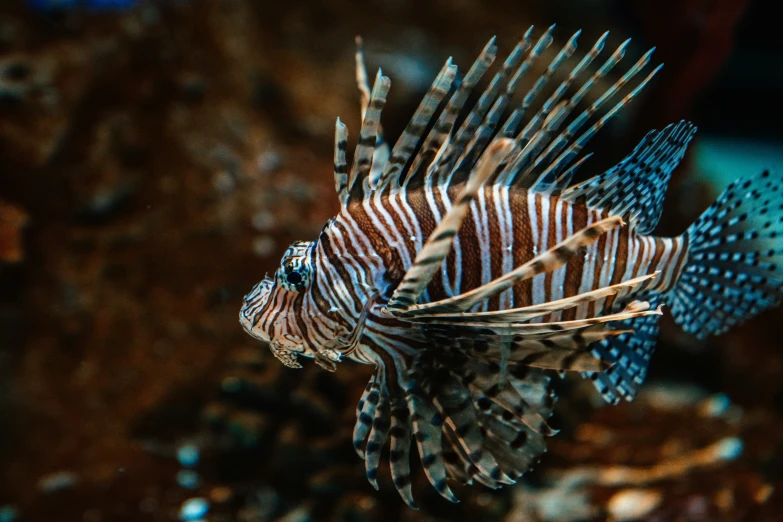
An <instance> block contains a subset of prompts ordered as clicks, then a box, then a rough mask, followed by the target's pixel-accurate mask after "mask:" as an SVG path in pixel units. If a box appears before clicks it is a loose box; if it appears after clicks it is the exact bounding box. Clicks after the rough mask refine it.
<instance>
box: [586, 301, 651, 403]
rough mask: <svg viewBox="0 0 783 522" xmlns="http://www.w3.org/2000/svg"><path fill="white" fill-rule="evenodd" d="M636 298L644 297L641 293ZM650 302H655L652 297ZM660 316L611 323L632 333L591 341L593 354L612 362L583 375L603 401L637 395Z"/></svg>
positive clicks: (616, 400) (618, 399) (647, 316)
mask: <svg viewBox="0 0 783 522" xmlns="http://www.w3.org/2000/svg"><path fill="white" fill-rule="evenodd" d="M636 298H641V299H645V297H642V296H636ZM647 299H649V297H648V298H647ZM650 304H651V306H652V307H657V306H658V303H657V302H654V301H651V302H650ZM660 318H661V316H660V315H645V316H642V317H636V318H633V319H628V320H625V321H619V322H617V323H614V325H613V326H614V327H615V328H617V329H619V330H626V329H628V330H633V333H630V332H629V333H624V334H620V335H618V336H615V337H610V338H607V339H604V340H603V341H600V342H598V343H596V344H595V345H593V355H594V356H595V357H598V358H600V359H601V360H603V361H605V362H607V363H609V364H611V365H612V366H611V367H609V368H608V369H607V370H605V371H602V372H585V373H584V374H583V375H584V377H585V378H587V379H590V380H591V381H592V382H593V385H594V386H595V388H596V390H598V393H600V394H601V396H602V397H603V398H604V400H605V401H606V402H608V403H610V404H617V403H618V402H620V399H625V400H627V401H632V400H633V398H634V397H635V396H636V392H637V391H638V387H639V385H641V384H642V383H643V382H644V379H645V377H646V376H647V365H648V364H649V362H650V356H651V355H652V352H653V350H654V349H655V345H656V343H657V340H658V323H659V322H660Z"/></svg>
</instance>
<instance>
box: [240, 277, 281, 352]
mask: <svg viewBox="0 0 783 522" xmlns="http://www.w3.org/2000/svg"><path fill="white" fill-rule="evenodd" d="M273 284H274V282H273V281H272V280H271V279H269V278H264V279H263V280H261V281H260V282H259V283H258V284H256V285H255V286H254V287H253V289H252V290H250V292H248V294H247V295H246V296H245V297H244V298H243V299H242V308H240V310H239V324H241V325H242V328H243V329H244V330H245V332H247V334H248V335H250V336H251V337H253V338H255V339H258V340H260V341H264V342H269V341H270V339H269V336H268V335H266V333H265V332H261V331H258V330H255V329H254V327H255V325H256V323H257V322H258V319H260V315H259V314H260V312H261V310H262V308H263V307H264V305H265V304H266V303H267V301H268V300H269V296H270V295H271V293H272V286H273Z"/></svg>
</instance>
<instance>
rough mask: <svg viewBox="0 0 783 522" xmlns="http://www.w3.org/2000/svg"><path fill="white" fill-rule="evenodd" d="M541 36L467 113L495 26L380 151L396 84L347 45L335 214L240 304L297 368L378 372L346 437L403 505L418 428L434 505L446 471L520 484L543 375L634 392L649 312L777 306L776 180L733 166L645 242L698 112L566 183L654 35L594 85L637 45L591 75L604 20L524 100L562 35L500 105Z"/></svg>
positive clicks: (654, 320)
mask: <svg viewBox="0 0 783 522" xmlns="http://www.w3.org/2000/svg"><path fill="white" fill-rule="evenodd" d="M553 28H554V26H552V27H550V28H549V29H548V30H547V31H546V32H545V33H544V34H543V35H542V36H541V37H540V38H538V39H537V40H536V41H535V42H534V40H533V38H532V37H531V35H532V32H533V28H532V27H531V28H530V29H529V30H528V31H527V32H526V33H525V35H524V37H523V38H522V39H521V40H520V41H519V43H518V44H517V45H516V46H515V47H514V49H513V50H512V51H511V53H510V54H509V55H508V57H507V58H506V60H505V62H504V63H503V65H502V66H501V67H500V68H499V70H498V71H497V72H496V73H495V74H494V77H493V78H492V79H491V80H490V81H489V83H488V85H487V87H486V89H485V90H484V91H483V93H482V94H481V96H480V97H479V98H478V100H477V101H476V102H475V104H474V106H473V107H472V109H471V110H470V111H469V112H468V111H464V110H463V109H464V108H465V106H466V104H467V101H468V98H469V96H470V94H471V92H472V91H473V89H474V88H475V87H476V85H477V83H478V82H479V80H480V79H481V78H482V76H483V75H484V74H485V73H486V72H487V70H488V69H489V68H490V66H491V64H492V62H493V61H494V59H495V55H496V52H497V47H496V44H495V39H494V38H493V39H492V40H490V41H489V43H488V44H487V45H486V46H485V47H484V49H483V51H482V52H481V54H480V55H479V57H478V59H477V60H476V61H475V63H474V64H473V65H472V66H471V68H470V69H469V70H468V71H467V73H466V74H464V76H460V75H458V72H457V67H456V66H455V65H453V64H452V62H451V59H449V60H448V61H446V63H445V65H444V66H443V68H442V69H441V70H440V72H439V74H438V75H437V77H436V78H435V80H434V82H433V83H432V86H431V88H430V89H429V91H428V92H427V94H426V95H425V96H424V98H423V100H422V101H421V104H420V105H419V107H418V109H417V110H416V112H415V114H414V115H413V118H412V119H411V120H410V123H408V125H407V127H406V128H405V129H404V131H403V133H402V135H401V137H400V138H399V139H398V141H397V142H396V143H395V145H394V146H393V147H391V148H390V147H389V146H388V145H387V144H386V142H385V141H384V139H383V137H382V132H381V126H380V115H381V110H382V109H383V107H384V103H385V102H386V96H387V93H388V91H389V87H390V80H389V79H388V78H387V77H385V76H383V75H382V73H381V71H380V70H379V71H378V74H377V76H376V78H375V82H374V85H373V87H372V90H370V88H369V85H368V82H367V75H366V71H365V68H364V60H363V56H362V51H361V46H360V45H357V60H356V61H357V80H358V84H359V88H360V91H361V93H362V96H361V99H362V104H361V108H362V126H361V130H360V132H359V138H358V144H357V146H356V149H355V152H354V157H353V162H352V165H351V167H350V169H349V168H348V162H347V159H346V149H347V130H346V127H345V125H343V124H342V123H341V122H340V119H339V118H338V119H337V123H336V139H335V152H334V162H335V165H334V178H335V185H336V189H337V194H338V197H339V202H340V212H339V214H338V215H337V216H335V217H334V218H332V219H330V220H329V221H328V222H327V223H326V225H325V226H324V228H323V230H322V231H321V234H320V236H319V237H318V239H317V240H315V241H297V242H295V243H293V244H292V245H291V246H290V248H288V250H287V251H286V252H285V255H284V256H283V259H282V262H281V263H280V265H279V268H278V269H277V271H276V273H275V274H274V277H273V278H265V279H264V280H262V281H261V282H260V283H258V284H257V285H256V286H255V287H254V288H253V289H252V291H251V292H250V293H249V294H248V295H247V296H245V298H244V306H243V307H242V309H241V312H240V322H241V324H242V326H243V327H244V329H245V330H246V331H247V333H249V334H250V335H251V336H253V337H254V338H256V339H259V340H262V341H265V342H267V343H269V347H270V349H271V351H272V353H273V354H274V356H275V357H277V358H278V359H279V360H280V361H281V362H282V363H283V364H284V365H286V366H288V367H290V368H300V367H301V366H300V364H299V361H298V359H299V357H308V358H313V359H314V360H315V363H316V364H318V365H319V366H321V367H323V368H325V369H327V370H330V371H334V370H335V369H336V366H337V363H338V362H339V361H341V360H342V359H343V358H346V357H347V358H348V359H351V360H353V361H356V362H359V363H363V364H369V365H374V372H373V374H372V378H371V380H370V382H369V383H368V384H367V387H366V389H365V391H364V394H363V395H362V397H361V399H360V400H359V403H358V407H357V409H356V414H357V422H356V426H355V429H354V431H353V441H354V446H355V448H356V451H357V452H358V453H359V456H360V457H362V458H363V459H364V460H365V462H366V470H367V477H368V479H369V481H370V483H371V484H372V485H373V486H374V487H375V488H376V489H377V488H378V484H377V469H378V467H379V462H380V457H381V450H382V448H383V447H384V446H385V445H386V442H387V440H389V441H390V442H389V445H390V452H389V462H390V468H391V475H392V479H393V483H394V486H395V487H396V489H397V490H398V491H399V493H400V495H401V496H402V498H403V499H404V501H405V502H406V503H407V504H408V505H410V506H411V507H415V504H414V501H413V497H412V494H411V471H410V452H411V446H412V444H413V443H414V442H415V445H416V447H417V449H418V453H419V456H420V458H421V464H422V467H423V470H424V473H425V474H426V476H427V478H428V479H429V482H430V483H431V484H432V485H433V486H434V488H435V489H436V490H437V491H438V492H439V493H440V494H441V495H442V496H443V497H445V498H446V499H448V500H451V501H454V502H456V501H457V500H456V498H455V496H454V494H453V493H452V491H451V489H450V488H449V485H448V482H447V481H448V480H449V479H452V480H456V481H459V482H462V483H468V484H470V483H473V482H474V481H476V482H479V483H481V484H484V485H485V486H488V487H491V488H498V487H501V486H502V485H504V484H512V483H514V481H515V479H517V478H518V477H519V476H520V475H522V473H524V472H525V471H526V470H528V469H529V468H530V466H531V465H532V464H534V463H535V462H536V461H537V460H538V459H539V458H540V456H541V454H542V453H543V451H544V450H545V437H548V436H551V435H553V434H554V433H555V430H554V429H553V428H551V427H550V426H549V424H548V422H547V419H548V418H549V417H550V414H551V413H552V409H553V405H554V402H555V399H556V396H555V393H554V391H553V383H552V377H553V376H554V375H557V374H560V375H563V374H564V373H566V372H581V374H582V375H583V376H584V377H585V378H587V379H589V380H591V381H592V382H593V384H594V385H595V387H596V388H597V390H598V392H599V393H600V394H601V395H602V396H603V398H604V399H605V400H606V401H607V402H609V403H617V402H618V401H619V400H621V399H625V400H631V399H633V397H634V395H635V394H636V392H637V389H638V387H639V385H640V384H642V382H643V381H644V379H645V376H646V372H647V366H648V362H649V360H650V356H651V354H652V352H653V350H654V347H655V343H656V336H657V333H658V323H659V319H660V316H661V307H662V305H664V304H666V305H668V306H669V307H670V309H671V313H672V314H673V316H674V320H675V321H676V322H677V323H679V324H680V325H682V327H683V328H684V329H685V331H687V332H690V333H693V334H695V335H697V336H699V337H703V336H706V335H708V334H719V333H722V332H724V331H725V330H726V329H728V328H729V327H731V326H733V325H735V324H738V323H740V322H741V321H742V320H744V319H746V318H748V317H751V316H753V315H756V314H758V313H759V312H761V311H762V310H764V309H766V308H769V307H771V306H774V305H775V304H776V303H777V299H778V296H779V295H780V293H781V286H782V283H783V274H781V270H780V269H779V267H778V262H779V261H780V259H779V258H780V257H781V253H782V252H783V250H782V249H781V247H780V244H779V242H778V241H777V240H775V239H774V238H776V237H777V234H778V233H780V232H783V230H782V229H781V228H779V227H780V223H781V222H783V217H781V209H783V191H781V190H780V187H781V186H782V185H781V181H783V180H781V179H780V176H777V177H773V176H772V175H771V174H770V173H769V172H764V173H763V174H760V175H757V176H754V177H749V178H747V179H740V180H738V181H736V182H734V183H732V184H731V185H730V186H729V187H728V188H727V189H726V190H725V192H723V194H722V195H721V196H720V198H719V199H718V200H717V201H716V202H715V203H714V204H713V205H712V206H711V207H710V208H709V209H707V210H706V211H705V212H704V213H703V214H702V215H701V217H699V218H698V219H697V220H696V222H695V223H693V224H692V225H691V226H690V227H689V228H688V229H687V231H686V232H685V233H684V234H682V235H680V236H678V237H672V238H669V237H657V236H653V235H651V234H652V232H653V230H654V229H655V228H656V225H657V224H658V220H659V217H660V214H661V207H662V202H663V198H664V192H665V190H666V186H667V183H668V181H669V178H670V176H671V172H672V170H673V169H674V168H675V167H676V166H677V164H678V163H679V161H680V160H681V159H682V157H683V155H684V153H685V150H686V147H687V145H688V142H689V141H690V140H691V138H692V136H693V134H694V132H695V130H696V127H695V126H694V125H692V124H691V123H689V122H685V121H683V122H680V123H677V124H673V125H669V126H668V127H666V128H664V129H663V130H661V131H652V132H650V133H648V134H647V135H646V136H645V137H644V139H643V140H642V141H641V142H640V143H639V145H638V146H637V147H636V148H635V149H634V150H633V151H632V152H631V153H630V154H629V155H628V156H627V157H626V158H625V159H623V160H622V161H621V162H620V163H618V164H617V165H616V166H615V167H613V168H611V169H609V170H608V171H606V172H604V173H603V174H599V175H597V176H595V177H593V178H591V179H588V180H587V181H584V182H582V183H577V184H572V178H573V177H574V174H575V172H576V171H577V169H578V168H579V167H580V166H581V165H582V164H583V163H584V161H585V160H586V159H587V158H588V157H589V154H588V155H585V156H584V157H582V158H581V159H579V160H578V161H574V160H575V158H576V157H577V156H578V155H580V152H581V151H582V150H583V148H584V146H585V144H586V143H587V142H588V141H589V140H590V138H591V137H592V136H593V135H594V134H595V133H596V132H597V131H598V130H599V129H600V128H601V127H603V126H604V125H605V124H606V123H607V121H609V119H610V118H612V117H613V116H614V115H615V114H616V113H617V112H618V110H620V109H621V108H622V107H623V106H625V105H627V104H628V103H629V102H630V101H631V100H632V99H633V98H634V97H635V96H637V94H638V93H639V92H640V91H641V90H642V89H643V87H644V86H645V85H646V84H647V83H648V82H649V81H650V79H651V78H652V77H653V76H654V75H655V73H656V72H657V71H658V70H659V69H660V66H659V67H657V68H655V69H654V70H652V72H650V73H649V74H648V75H647V76H646V77H644V78H643V79H642V80H641V81H639V82H638V83H636V85H635V86H633V85H631V86H629V87H628V89H627V90H628V91H629V92H628V93H627V94H625V95H624V96H623V97H622V98H621V99H619V101H617V102H616V103H613V105H611V107H610V108H608V110H605V108H606V106H607V105H609V104H608V102H609V101H610V100H611V99H612V98H613V97H615V95H616V94H617V93H618V91H620V90H621V89H623V87H624V86H626V84H629V82H632V80H633V78H634V77H636V76H637V75H638V74H639V73H640V72H641V71H642V70H644V69H645V68H646V65H647V64H648V63H649V61H650V58H651V54H652V51H653V50H654V49H653V50H650V51H649V52H647V53H646V54H645V55H644V56H642V57H641V59H639V60H638V61H637V62H636V63H635V64H633V65H632V66H631V67H630V68H629V69H628V70H627V71H625V72H624V74H622V76H620V77H619V79H618V80H617V81H616V82H614V83H613V84H609V83H610V82H607V83H608V84H609V85H608V86H606V87H604V88H603V89H600V90H601V92H598V93H591V91H593V90H594V89H595V88H596V87H597V86H599V85H603V84H604V82H603V80H604V78H605V76H606V75H607V74H608V73H609V72H610V71H611V70H612V69H613V68H614V67H615V66H617V65H618V64H619V63H620V61H621V60H622V58H623V56H624V54H625V52H626V49H627V46H628V43H629V42H628V41H626V42H624V43H623V44H622V45H620V46H619V48H617V50H616V51H614V53H613V54H611V56H609V57H608V58H607V59H606V60H605V61H604V62H603V63H602V64H601V65H600V66H598V67H593V68H592V69H591V68H590V65H591V64H592V63H593V61H594V60H596V59H597V58H598V57H599V55H600V54H601V52H602V50H603V48H604V44H605V42H606V39H607V35H608V33H607V34H604V35H602V36H601V37H600V38H599V39H598V41H597V42H596V43H595V44H594V45H593V46H592V48H591V49H590V50H589V51H588V52H587V53H586V54H585V55H584V56H583V57H582V58H581V60H579V61H578V63H576V65H574V66H573V68H572V69H571V70H570V72H568V74H567V75H566V74H561V75H560V77H561V78H564V79H563V80H562V82H561V83H560V85H559V86H557V88H555V89H554V92H552V94H551V95H550V96H549V97H548V98H547V99H545V100H544V101H543V102H542V103H541V104H540V108H539V109H538V110H537V111H535V113H533V114H532V115H531V114H528V110H529V109H530V107H531V105H532V104H533V103H534V101H535V100H536V98H537V97H539V95H541V92H542V91H543V90H544V87H545V86H546V84H547V83H548V81H549V80H550V79H552V77H553V76H554V74H555V72H556V71H558V69H559V68H560V66H561V65H562V64H563V63H564V62H566V60H567V59H568V58H570V57H571V55H572V54H573V53H574V52H575V51H576V47H577V38H578V36H579V33H576V34H575V35H574V36H573V37H572V38H571V39H570V40H569V41H568V43H567V44H566V45H565V46H564V47H563V48H562V49H560V50H559V51H558V52H557V53H556V54H555V55H554V58H552V60H551V62H550V63H549V64H548V66H547V67H546V69H545V70H544V71H543V73H542V74H541V75H540V76H539V77H538V78H537V79H536V81H535V82H534V84H533V86H532V88H530V90H529V91H527V93H526V94H525V95H524V96H523V97H522V99H521V102H519V103H517V104H515V105H514V106H513V107H510V105H511V101H512V97H513V95H514V94H515V91H516V89H517V86H518V84H519V82H520V80H521V79H522V77H523V76H524V75H525V74H526V73H527V72H528V71H530V70H531V68H532V67H533V65H534V63H535V62H536V60H537V59H538V58H539V57H540V56H541V55H542V53H543V52H544V51H545V49H547V48H548V47H549V46H550V45H551V43H552V40H553V38H552V31H553ZM357 43H359V40H358V39H357ZM588 70H592V71H594V72H593V73H592V74H591V75H590V76H589V77H588V78H587V79H584V80H580V79H579V78H580V77H581V76H582V75H586V74H587V73H586V71H588ZM571 93H573V94H571ZM588 95H590V98H588ZM585 99H588V100H592V102H591V103H589V105H588V106H587V108H586V109H584V110H583V111H581V113H578V111H577V107H578V106H579V105H580V103H582V102H583V100H585ZM601 111H603V112H601ZM530 112H532V111H530ZM572 113H574V114H577V113H578V115H576V116H575V117H572ZM598 115H600V117H597V116H598ZM503 116H506V117H505V119H503ZM460 117H462V119H461V121H460V123H459V124H458V123H457V122H458V119H459V118H460ZM594 117H595V118H594ZM593 120H595V121H594V123H592V125H590V126H589V127H587V128H585V129H584V130H583V128H584V127H585V126H586V125H587V124H588V123H590V122H591V121H593Z"/></svg>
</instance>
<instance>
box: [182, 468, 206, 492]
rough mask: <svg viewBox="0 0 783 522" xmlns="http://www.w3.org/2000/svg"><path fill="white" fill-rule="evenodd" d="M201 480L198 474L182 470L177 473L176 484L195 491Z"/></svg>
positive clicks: (190, 470) (189, 470)
mask: <svg viewBox="0 0 783 522" xmlns="http://www.w3.org/2000/svg"><path fill="white" fill-rule="evenodd" d="M200 483H201V480H200V479H199V476H198V473H196V472H195V471H193V470H192V469H182V470H180V471H179V472H178V473H177V484H179V486H180V487H183V488H185V489H196V488H197V487H198V486H199V484H200Z"/></svg>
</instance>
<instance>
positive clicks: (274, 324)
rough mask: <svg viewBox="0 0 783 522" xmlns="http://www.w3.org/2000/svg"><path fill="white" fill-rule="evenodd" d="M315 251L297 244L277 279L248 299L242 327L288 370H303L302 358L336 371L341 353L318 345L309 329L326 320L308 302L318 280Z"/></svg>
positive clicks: (267, 280) (310, 245)
mask: <svg viewBox="0 0 783 522" xmlns="http://www.w3.org/2000/svg"><path fill="white" fill-rule="evenodd" d="M314 247H315V242H313V241H296V242H294V243H293V244H292V245H291V246H290V247H289V248H288V250H286V253H285V254H284V255H283V259H282V261H281V262H280V266H279V267H278V269H277V271H276V272H275V274H274V277H271V278H270V277H264V279H263V280H262V281H260V282H259V283H258V284H256V285H255V286H254V287H253V289H252V290H251V291H250V293H248V294H247V295H246V296H245V297H244V301H243V304H242V308H241V309H240V311H239V323H240V324H241V325H242V327H243V328H244V330H245V332H247V333H248V334H249V335H250V336H251V337H254V338H256V339H258V340H260V341H263V342H266V343H268V344H269V349H270V351H271V352H272V354H273V355H274V356H275V357H277V359H279V360H280V362H282V363H283V364H284V365H285V366H288V367H289V368H301V367H302V365H301V364H300V363H299V357H300V356H302V357H308V358H312V359H315V362H316V363H317V364H318V365H319V366H322V367H324V368H326V369H328V370H330V371H334V370H335V368H336V363H337V362H339V361H340V353H339V351H337V350H336V349H335V346H333V345H330V343H324V342H323V340H321V342H318V341H316V340H315V338H314V332H312V331H311V330H313V328H310V327H309V325H311V324H312V322H313V321H314V320H323V319H325V318H323V317H321V316H322V314H320V313H319V312H318V311H317V307H315V306H314V304H312V303H313V300H312V299H308V296H309V292H310V291H311V288H312V283H313V279H314V276H315V272H314V263H313V256H314ZM310 297H311V296H310ZM308 328H309V329H308ZM305 329H308V330H307V331H304V330H305Z"/></svg>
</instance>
